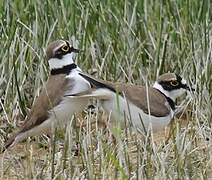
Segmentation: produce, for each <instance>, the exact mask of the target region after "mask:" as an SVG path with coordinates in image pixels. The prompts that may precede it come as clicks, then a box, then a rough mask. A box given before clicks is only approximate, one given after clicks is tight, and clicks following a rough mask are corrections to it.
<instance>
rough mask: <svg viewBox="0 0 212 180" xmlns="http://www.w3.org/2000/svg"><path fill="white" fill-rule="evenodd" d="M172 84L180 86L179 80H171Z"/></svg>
mask: <svg viewBox="0 0 212 180" xmlns="http://www.w3.org/2000/svg"><path fill="white" fill-rule="evenodd" d="M170 84H171V85H172V86H178V85H179V82H178V81H171V82H170Z"/></svg>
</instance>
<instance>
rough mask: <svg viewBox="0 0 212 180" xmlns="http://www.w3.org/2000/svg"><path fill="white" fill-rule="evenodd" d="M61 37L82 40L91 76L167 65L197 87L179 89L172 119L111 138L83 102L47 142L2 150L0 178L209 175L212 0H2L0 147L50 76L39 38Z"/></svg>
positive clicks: (119, 76)
mask: <svg viewBox="0 0 212 180" xmlns="http://www.w3.org/2000/svg"><path fill="white" fill-rule="evenodd" d="M61 38H62V39H68V40H70V41H71V42H72V43H73V44H74V46H76V47H79V48H80V49H82V50H83V52H82V53H80V54H79V55H78V56H77V63H78V65H79V66H80V67H81V68H82V69H83V71H86V72H89V73H91V72H95V71H96V74H95V76H96V77H99V78H102V79H107V80H110V81H114V82H117V81H120V82H127V83H134V84H145V83H148V84H152V83H153V81H154V80H155V79H156V77H157V76H158V75H159V74H161V73H164V72H168V71H171V72H176V73H179V74H180V75H182V76H184V77H185V78H186V79H187V80H188V81H189V82H190V84H191V85H192V86H194V87H195V88H196V92H195V93H194V94H192V95H190V96H186V97H185V98H183V99H182V100H183V101H182V103H181V104H180V107H181V108H182V109H183V114H182V115H180V116H179V117H178V118H177V117H176V118H175V119H174V121H173V122H172V124H171V128H170V129H168V128H167V129H166V130H165V131H164V132H161V133H159V134H156V135H152V134H147V136H144V137H143V136H142V137H141V135H138V134H132V133H131V131H130V130H129V131H128V130H125V131H122V132H120V133H118V140H117V143H116V144H113V143H111V142H110V141H106V139H107V136H106V135H105V133H104V130H102V128H100V127H99V126H97V123H96V124H95V125H96V126H94V127H91V125H90V122H91V120H94V121H95V120H98V119H101V114H100V113H97V112H94V113H91V112H90V110H88V111H86V112H85V113H84V115H83V116H82V115H81V116H82V117H81V116H80V117H81V120H83V121H84V122H86V123H85V124H86V126H84V127H81V128H73V127H74V125H73V124H74V122H76V120H79V119H80V117H78V118H77V117H76V118H75V119H74V120H73V123H70V125H69V126H68V128H67V130H66V132H65V133H62V132H60V133H57V134H58V135H57V136H56V137H55V138H54V139H55V141H54V142H53V143H52V144H48V138H47V137H46V136H42V137H36V138H34V141H31V142H29V141H27V143H20V144H19V145H18V146H17V147H15V148H13V149H12V150H10V151H7V152H5V153H3V154H1V155H0V179H26V178H27V179H32V178H34V179H44V178H45V179H51V178H52V179H71V178H73V179H115V178H116V179H210V178H212V148H211V136H212V129H211V128H212V127H211V122H212V56H211V52H212V2H211V1H210V0H201V1H197V0H134V1H133V0H122V1H121V0H120V1H118V0H101V1H99V0H56V1H53V0H46V1H42V0H37V1H34V0H13V1H10V0H0V97H1V101H0V145H1V146H0V147H2V146H3V143H4V141H5V139H6V138H7V137H8V136H9V135H10V133H11V132H13V131H14V130H15V129H17V128H18V126H20V124H21V123H22V122H23V117H25V116H26V114H27V112H28V110H29V108H30V107H31V105H32V103H33V101H34V99H35V97H36V96H37V95H38V93H39V90H40V88H41V87H42V85H43V83H44V82H45V81H46V79H47V76H48V73H49V71H48V65H47V61H46V59H45V48H46V47H47V45H48V44H49V42H51V41H53V40H56V39H61ZM147 80H148V81H147ZM71 122H72V121H71ZM64 134H65V135H64ZM164 134H165V135H164ZM32 139H33V138H32ZM64 141H65V142H66V143H65V145H64V146H63V148H61V142H64ZM76 142H78V144H79V145H80V147H81V148H80V149H81V150H80V153H79V155H78V156H75V155H76V154H74V153H73V148H74V147H75V144H76Z"/></svg>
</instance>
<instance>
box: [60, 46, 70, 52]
mask: <svg viewBox="0 0 212 180" xmlns="http://www.w3.org/2000/svg"><path fill="white" fill-rule="evenodd" d="M61 50H62V51H63V52H68V51H69V46H67V45H65V46H63V47H62V48H61Z"/></svg>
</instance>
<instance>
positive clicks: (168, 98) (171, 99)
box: [153, 82, 175, 110]
mask: <svg viewBox="0 0 212 180" xmlns="http://www.w3.org/2000/svg"><path fill="white" fill-rule="evenodd" d="M153 88H155V89H156V90H158V91H159V92H160V93H161V94H163V95H164V97H165V98H166V100H167V102H168V103H169V105H170V107H171V109H172V110H175V98H173V97H171V96H170V95H169V92H168V91H166V90H164V89H163V87H162V86H161V85H160V84H159V83H158V82H155V83H154V85H153Z"/></svg>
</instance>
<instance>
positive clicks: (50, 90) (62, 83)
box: [19, 74, 73, 132]
mask: <svg viewBox="0 0 212 180" xmlns="http://www.w3.org/2000/svg"><path fill="white" fill-rule="evenodd" d="M69 81H71V80H70V79H67V78H65V75H63V74H61V75H55V76H50V77H49V79H48V81H47V84H46V86H45V87H43V89H42V91H41V93H40V95H39V96H38V98H37V99H36V100H35V103H34V105H33V106H32V109H31V111H30V113H29V115H28V117H27V120H26V121H25V124H24V125H23V126H22V128H21V130H20V131H19V132H25V131H27V130H29V129H31V128H32V127H34V126H37V125H39V124H41V123H42V122H43V121H45V120H46V119H47V118H48V111H49V109H51V108H52V107H54V106H56V105H57V104H59V103H60V101H61V98H62V97H63V95H64V91H65V90H66V89H67V88H68V86H70V85H72V84H73V83H69Z"/></svg>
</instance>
